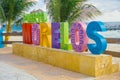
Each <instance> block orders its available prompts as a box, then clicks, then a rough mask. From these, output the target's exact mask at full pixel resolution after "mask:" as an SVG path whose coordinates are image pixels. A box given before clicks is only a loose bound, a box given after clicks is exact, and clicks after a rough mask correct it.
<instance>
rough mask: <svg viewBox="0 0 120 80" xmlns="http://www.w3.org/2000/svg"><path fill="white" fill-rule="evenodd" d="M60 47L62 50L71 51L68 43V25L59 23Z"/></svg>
mask: <svg viewBox="0 0 120 80" xmlns="http://www.w3.org/2000/svg"><path fill="white" fill-rule="evenodd" d="M60 47H61V49H64V50H72V45H71V44H70V43H69V23H68V22H61V23H60Z"/></svg>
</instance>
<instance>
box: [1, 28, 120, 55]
mask: <svg viewBox="0 0 120 80" xmlns="http://www.w3.org/2000/svg"><path fill="white" fill-rule="evenodd" d="M6 35H8V36H22V32H20V33H17V32H13V33H2V31H1V30H0V48H4V44H12V43H22V42H23V41H3V36H6ZM107 42H108V43H110V44H120V38H107ZM105 54H110V55H112V56H115V57H120V51H119V52H115V51H106V52H105Z"/></svg>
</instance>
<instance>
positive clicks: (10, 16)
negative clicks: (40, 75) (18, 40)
mask: <svg viewBox="0 0 120 80" xmlns="http://www.w3.org/2000/svg"><path fill="white" fill-rule="evenodd" d="M34 3H35V2H31V1H28V0H0V22H1V23H3V22H4V23H6V24H7V27H6V32H7V33H9V32H11V24H12V23H14V22H15V20H17V19H19V18H20V17H21V16H22V15H23V14H24V12H25V11H27V10H28V9H29V8H30V7H31V6H33V5H34ZM8 40H9V36H5V41H8Z"/></svg>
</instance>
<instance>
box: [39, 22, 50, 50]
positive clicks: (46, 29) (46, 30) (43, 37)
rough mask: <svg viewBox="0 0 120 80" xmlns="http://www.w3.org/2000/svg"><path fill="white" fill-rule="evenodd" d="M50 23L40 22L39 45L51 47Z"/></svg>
mask: <svg viewBox="0 0 120 80" xmlns="http://www.w3.org/2000/svg"><path fill="white" fill-rule="evenodd" d="M51 36H52V35H51V24H50V23H40V45H41V46H43V47H49V48H51V44H52V40H51V39H52V38H51Z"/></svg>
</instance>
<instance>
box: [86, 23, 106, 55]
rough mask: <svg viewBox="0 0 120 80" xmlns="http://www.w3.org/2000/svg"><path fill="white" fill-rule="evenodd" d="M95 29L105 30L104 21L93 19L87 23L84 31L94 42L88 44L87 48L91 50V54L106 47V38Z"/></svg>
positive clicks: (102, 50) (98, 52)
mask: <svg viewBox="0 0 120 80" xmlns="http://www.w3.org/2000/svg"><path fill="white" fill-rule="evenodd" d="M97 31H101V32H103V31H106V27H105V25H104V23H102V22H99V21H93V22H91V23H89V24H88V26H87V31H86V33H87V35H88V37H89V38H91V39H93V40H94V41H95V42H96V44H88V49H89V50H90V51H91V52H92V54H102V53H103V52H104V51H105V49H106V47H107V42H106V39H105V38H104V37H103V36H101V35H100V34H98V33H97Z"/></svg>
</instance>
